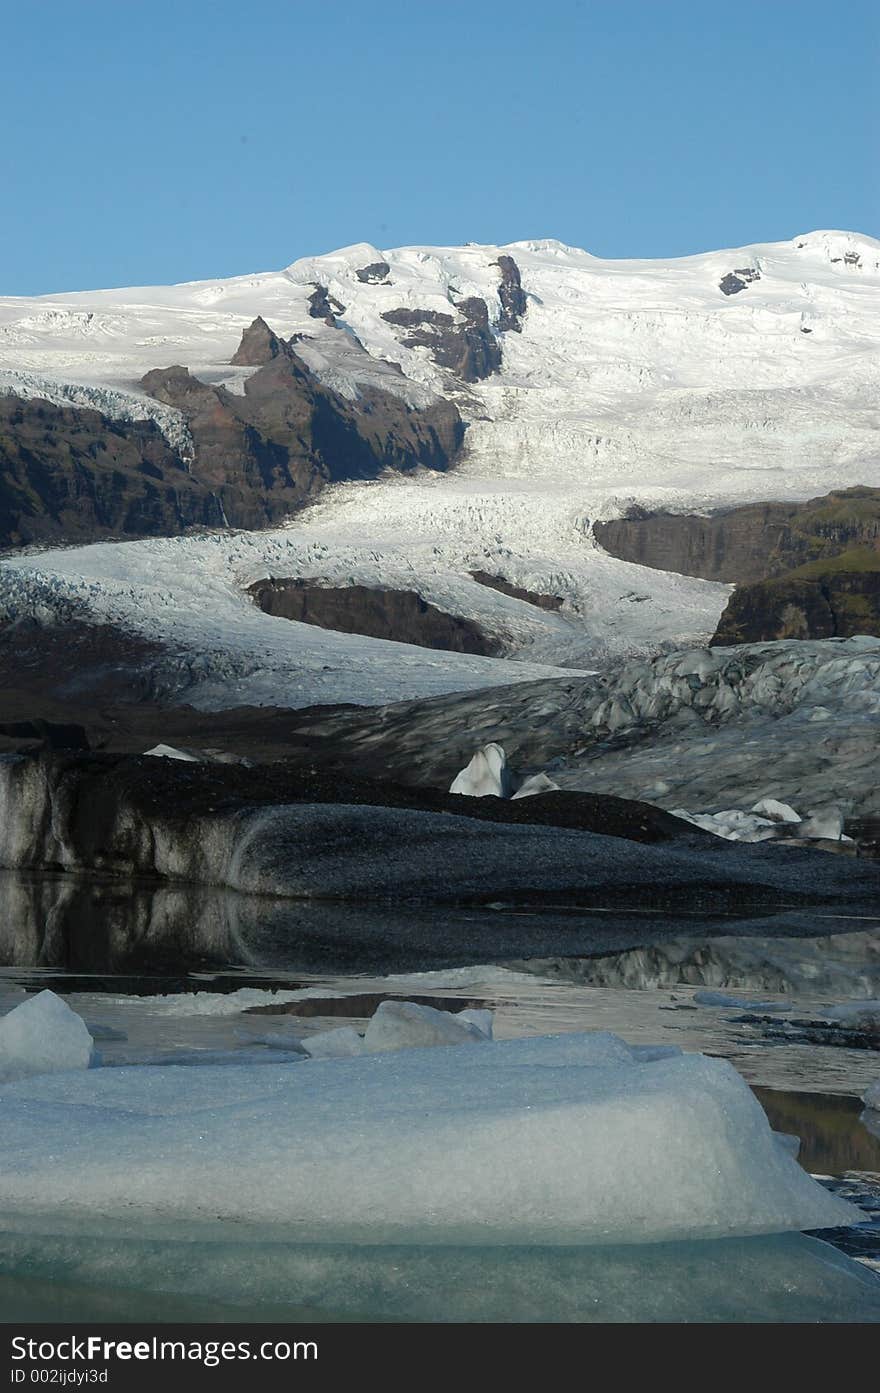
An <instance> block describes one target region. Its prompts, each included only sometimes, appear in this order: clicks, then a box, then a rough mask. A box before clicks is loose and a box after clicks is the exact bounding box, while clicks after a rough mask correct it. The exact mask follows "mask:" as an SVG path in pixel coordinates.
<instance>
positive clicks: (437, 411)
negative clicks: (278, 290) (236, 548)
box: [0, 319, 464, 547]
mask: <svg viewBox="0 0 880 1393" xmlns="http://www.w3.org/2000/svg"><path fill="white" fill-rule="evenodd" d="M292 344H293V340H289V341H285V340H283V339H281V338H280V337H279V336H278V335H276V334H275V333H273V331H272V330H271V329H270V328H269V326H268V325H267V324H266V323H265V322H264V321H263V320H261V319H257V320H255V321H254V323H253V324H252V325H251V326H250V327H249V328H248V329H247V330H245V333H244V334H243V336H242V342H241V346H240V347H239V349H238V351H237V353H236V355H235V357H234V358H233V362H235V363H237V364H246V365H248V366H256V368H257V370H256V371H255V372H254V373H253V374H252V375H251V376H250V377H249V378H248V379H247V381H246V383H245V390H244V394H243V395H239V394H236V393H233V392H229V391H227V390H226V389H225V388H223V387H216V386H210V385H208V384H207V383H205V382H201V381H200V380H199V379H198V378H197V377H193V376H192V374H191V373H190V372H189V371H188V369H187V368H185V367H181V366H174V367H169V368H157V369H155V370H154V371H152V372H149V373H147V375H146V376H145V377H144V378H143V380H142V384H141V385H142V386H143V388H144V390H145V391H147V392H148V393H149V395H150V396H152V397H154V398H155V399H156V400H157V401H159V402H162V403H164V404H166V405H169V406H173V407H175V408H176V409H178V410H179V411H180V412H181V413H182V415H183V417H184V419H185V421H186V423H187V426H188V428H189V432H190V436H191V439H192V442H193V446H194V457H193V458H192V459H191V460H184V459H183V458H182V457H181V456H180V455H179V454H178V453H177V451H175V450H174V449H172V447H171V446H170V445H169V444H168V443H167V441H166V440H165V438H164V437H163V435H162V433H161V431H160V430H159V428H158V426H157V425H156V423H155V422H153V421H123V420H112V419H110V418H108V417H105V416H103V415H101V414H100V413H99V412H97V411H92V410H87V409H82V408H79V407H67V406H65V407H60V406H54V405H52V404H51V403H49V402H45V401H38V400H35V401H23V400H21V399H19V398H16V397H0V547H9V546H23V545H26V544H29V543H33V542H49V541H59V540H64V541H78V542H82V541H90V540H93V539H95V538H99V537H117V536H118V537H122V536H125V537H138V536H171V535H174V534H176V533H179V532H182V531H185V530H186V529H187V528H188V527H193V526H201V527H223V526H233V527H261V526H265V525H267V524H269V523H272V522H278V521H280V520H281V519H283V518H285V517H287V516H288V515H289V514H290V513H292V512H294V511H295V510H296V509H297V508H300V507H302V506H303V504H304V503H306V502H308V500H309V499H310V498H312V497H313V496H314V495H315V493H317V492H318V491H319V490H320V489H321V488H323V486H324V484H325V483H327V482H329V481H336V480H342V479H369V478H375V477H376V476H377V475H378V474H379V473H381V472H382V471H383V470H385V469H400V470H408V469H414V468H416V467H420V466H421V467H424V468H427V469H446V468H447V467H448V466H449V464H450V463H451V461H452V459H453V458H454V456H455V454H456V452H457V450H458V448H459V446H460V445H461V442H462V439H463V436H464V426H463V424H462V421H461V417H460V416H459V413H458V411H457V409H456V407H455V406H454V405H453V404H452V403H450V402H447V401H442V400H441V401H437V402H434V403H432V404H430V405H429V406H426V407H422V408H416V407H410V406H408V405H407V404H406V402H405V401H403V400H402V399H401V398H400V397H399V396H396V395H394V394H393V393H390V392H385V391H382V390H381V389H380V388H378V387H369V388H364V389H363V390H362V391H361V394H360V396H359V397H358V398H357V400H356V401H349V400H347V399H346V398H344V397H342V396H340V395H339V394H338V393H337V392H335V391H333V390H332V388H329V387H326V386H324V385H323V383H321V382H320V380H319V379H318V378H317V377H316V376H315V375H314V373H312V372H311V370H310V369H309V368H308V366H307V365H306V363H305V362H304V361H303V360H302V359H301V358H299V357H298V356H297V354H296V352H295V351H294V349H293V346H292ZM354 351H356V352H357V351H363V352H364V354H365V356H366V352H365V350H358V349H357V346H356V345H355V348H354Z"/></svg>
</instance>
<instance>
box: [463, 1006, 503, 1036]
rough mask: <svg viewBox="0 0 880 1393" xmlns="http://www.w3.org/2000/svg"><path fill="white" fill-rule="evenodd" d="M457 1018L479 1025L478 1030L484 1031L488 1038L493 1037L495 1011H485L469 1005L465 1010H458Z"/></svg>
mask: <svg viewBox="0 0 880 1393" xmlns="http://www.w3.org/2000/svg"><path fill="white" fill-rule="evenodd" d="M455 1019H456V1020H457V1021H469V1022H470V1024H471V1025H475V1026H476V1027H477V1030H480V1031H482V1033H483V1034H484V1035H485V1037H486V1039H487V1040H491V1039H492V1034H493V1031H494V1029H495V1012H494V1011H484V1010H479V1009H478V1008H476V1007H473V1006H469V1007H468V1008H467V1010H465V1011H458V1012H457V1013H456V1016H455Z"/></svg>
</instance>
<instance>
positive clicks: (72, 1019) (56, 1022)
mask: <svg viewBox="0 0 880 1393" xmlns="http://www.w3.org/2000/svg"><path fill="white" fill-rule="evenodd" d="M96 1059H97V1056H96V1055H95V1051H94V1044H93V1041H92V1037H91V1035H90V1034H89V1031H88V1028H87V1026H86V1023H85V1021H84V1020H83V1019H82V1017H81V1016H78V1015H77V1014H76V1012H75V1011H72V1010H71V1009H70V1007H69V1006H68V1005H67V1002H66V1001H62V999H61V997H60V996H56V995H55V993H54V992H52V991H43V992H38V993H37V995H36V996H30V997H28V999H27V1000H26V1001H23V1002H22V1003H21V1005H20V1006H15V1007H14V1008H13V1009H12V1010H11V1011H10V1012H8V1014H7V1015H5V1016H3V1017H2V1019H0V1079H2V1080H4V1081H5V1080H9V1079H24V1078H28V1077H29V1076H31V1075H33V1074H56V1073H67V1072H69V1071H72V1070H76V1069H88V1068H89V1067H90V1066H91V1065H92V1064H93V1063H95V1062H96Z"/></svg>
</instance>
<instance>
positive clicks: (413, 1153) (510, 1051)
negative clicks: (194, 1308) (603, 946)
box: [0, 1033, 862, 1248]
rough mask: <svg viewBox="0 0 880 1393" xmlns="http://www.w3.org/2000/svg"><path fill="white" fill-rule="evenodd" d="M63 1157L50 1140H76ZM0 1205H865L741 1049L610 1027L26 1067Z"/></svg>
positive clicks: (575, 1210) (368, 1238)
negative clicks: (814, 1148)
mask: <svg viewBox="0 0 880 1393" xmlns="http://www.w3.org/2000/svg"><path fill="white" fill-rule="evenodd" d="M62 1153H63V1155H64V1157H65V1164H64V1165H63V1166H60V1165H59V1164H58V1162H57V1157H58V1155H59V1154H62ZM0 1210H2V1211H3V1212H5V1213H7V1214H9V1213H15V1214H16V1215H17V1216H18V1218H19V1221H21V1222H24V1221H25V1220H27V1218H28V1216H30V1220H31V1221H36V1219H37V1217H38V1216H42V1219H43V1220H45V1217H46V1216H47V1215H50V1216H51V1215H53V1214H54V1215H58V1216H62V1217H63V1218H64V1220H65V1222H68V1221H69V1222H73V1221H74V1220H76V1221H77V1222H78V1223H80V1224H81V1225H83V1226H85V1227H86V1228H87V1229H88V1231H90V1232H93V1231H94V1225H95V1223H96V1222H97V1221H98V1220H99V1219H100V1220H101V1221H102V1222H103V1220H105V1219H108V1220H109V1219H116V1220H120V1219H122V1220H125V1221H126V1222H130V1223H136V1222H140V1221H141V1220H144V1221H145V1220H146V1219H147V1218H150V1219H162V1220H165V1221H171V1222H172V1223H173V1224H175V1225H176V1224H177V1223H179V1222H183V1221H184V1220H185V1221H187V1222H190V1221H192V1222H198V1221H201V1222H205V1221H210V1222H211V1223H214V1222H220V1223H223V1222H225V1221H233V1222H235V1223H243V1222H245V1221H247V1222H253V1223H257V1224H260V1223H271V1224H273V1225H277V1226H278V1229H279V1232H280V1231H281V1230H282V1229H283V1231H284V1232H285V1234H286V1235H287V1239H288V1240H289V1241H291V1242H293V1241H297V1242H307V1243H321V1244H326V1243H333V1242H340V1243H352V1242H354V1243H374V1244H376V1243H378V1244H380V1245H388V1244H394V1243H397V1244H440V1245H449V1244H459V1245H465V1246H474V1245H475V1246H479V1247H482V1248H485V1247H487V1246H488V1247H494V1246H496V1245H508V1244H519V1245H526V1246H532V1245H544V1246H548V1245H549V1246H556V1245H562V1246H578V1245H597V1244H598V1245H607V1244H644V1243H658V1242H662V1241H677V1240H695V1239H700V1240H705V1239H713V1238H724V1237H733V1236H738V1237H747V1236H750V1235H760V1234H780V1233H785V1232H789V1231H799V1230H804V1229H822V1228H828V1227H837V1226H841V1225H849V1224H854V1223H858V1222H860V1221H861V1220H862V1214H861V1211H860V1210H858V1209H856V1208H854V1207H853V1206H851V1205H850V1204H848V1203H846V1202H845V1201H843V1200H841V1199H839V1198H837V1197H836V1196H833V1195H831V1194H829V1193H828V1192H827V1191H825V1190H824V1189H823V1188H822V1187H821V1186H820V1185H819V1184H817V1182H816V1181H814V1180H813V1179H812V1178H811V1177H810V1176H809V1175H807V1174H806V1172H805V1171H803V1170H802V1169H801V1168H800V1167H799V1166H798V1165H797V1163H796V1161H795V1160H794V1159H793V1158H792V1157H791V1156H790V1155H789V1154H788V1152H787V1151H786V1150H785V1149H784V1147H782V1146H780V1145H779V1144H778V1142H777V1141H776V1139H775V1137H774V1134H773V1133H772V1131H771V1129H770V1125H769V1123H768V1120H767V1117H766V1114H765V1113H764V1111H763V1109H762V1108H761V1106H760V1104H759V1103H758V1102H757V1100H756V1099H755V1097H754V1095H753V1094H752V1092H751V1090H750V1089H749V1088H748V1086H747V1085H746V1083H745V1082H744V1081H743V1079H742V1078H741V1077H740V1076H739V1074H737V1072H736V1071H735V1070H734V1068H733V1067H732V1065H730V1064H729V1063H727V1061H725V1060H721V1059H710V1058H706V1057H704V1056H702V1055H678V1056H675V1057H671V1058H662V1059H655V1060H653V1061H650V1060H645V1059H644V1058H642V1059H639V1058H638V1057H636V1056H635V1055H634V1054H633V1052H632V1051H631V1050H630V1049H629V1048H628V1047H627V1045H626V1044H625V1043H624V1042H623V1041H622V1040H619V1039H617V1038H616V1037H615V1036H613V1035H609V1034H604V1033H596V1034H589V1033H587V1034H570V1035H561V1036H550V1037H538V1038H531V1039H524V1040H507V1041H496V1042H490V1041H488V1040H485V1039H484V1040H483V1043H482V1044H481V1047H480V1048H479V1049H420V1048H414V1049H403V1050H393V1051H388V1052H386V1053H379V1054H368V1055H365V1056H364V1057H361V1058H350V1059H324V1060H319V1059H316V1060H313V1061H312V1062H311V1064H309V1065H308V1066H307V1067H305V1068H303V1067H301V1066H300V1065H294V1066H291V1065H290V1064H263V1065H261V1066H260V1067H254V1066H236V1065H232V1064H228V1065H224V1066H220V1067H211V1066H210V1065H206V1066H205V1067H203V1068H200V1069H185V1068H184V1069H180V1068H174V1067H167V1066H166V1067H160V1068H154V1067H150V1066H134V1067H126V1066H122V1067H119V1068H114V1069H93V1070H89V1071H85V1070H83V1071H82V1072H80V1073H70V1074H66V1075H64V1076H63V1077H61V1076H55V1077H53V1076H51V1075H46V1076H45V1077H42V1078H30V1079H26V1080H20V1081H18V1082H16V1083H12V1084H10V1085H8V1086H7V1087H5V1088H4V1090H3V1097H2V1102H0Z"/></svg>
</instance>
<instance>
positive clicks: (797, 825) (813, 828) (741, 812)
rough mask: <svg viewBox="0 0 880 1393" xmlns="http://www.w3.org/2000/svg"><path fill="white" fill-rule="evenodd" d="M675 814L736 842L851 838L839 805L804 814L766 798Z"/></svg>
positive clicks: (681, 811)
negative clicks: (710, 810)
mask: <svg viewBox="0 0 880 1393" xmlns="http://www.w3.org/2000/svg"><path fill="white" fill-rule="evenodd" d="M671 811H672V816H673V817H680V818H683V819H684V821H685V822H690V823H692V824H693V825H694V826H695V827H702V828H703V830H704V831H705V832H714V833H715V835H716V836H717V837H726V838H727V840H728V841H732V842H766V841H770V840H788V839H790V840H794V841H800V840H806V841H835V842H840V841H849V840H850V838H848V837H845V836H844V835H843V812H842V811H841V809H840V808H839V807H827V808H818V809H815V808H814V809H811V810H810V811H809V812H808V813H807V815H806V817H802V816H801V814H800V813H798V812H797V811H796V810H795V809H794V808H793V807H792V806H791V804H790V803H782V802H780V801H779V799H777V798H762V799H761V800H760V801H759V802H757V803H755V804H754V806H753V807H752V808H750V809H749V810H748V811H746V810H745V809H743V808H724V809H722V810H721V811H720V812H716V813H691V812H688V811H687V809H686V808H673V809H672V810H671Z"/></svg>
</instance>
